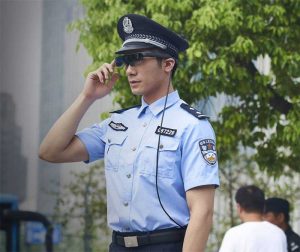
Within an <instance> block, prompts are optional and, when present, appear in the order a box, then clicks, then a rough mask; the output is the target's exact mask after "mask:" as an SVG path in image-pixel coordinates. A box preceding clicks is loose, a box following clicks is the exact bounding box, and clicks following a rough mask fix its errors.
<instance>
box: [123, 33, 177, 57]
mask: <svg viewBox="0 0 300 252" xmlns="http://www.w3.org/2000/svg"><path fill="white" fill-rule="evenodd" d="M130 39H133V40H134V41H137V40H142V39H148V40H149V41H150V42H149V43H152V42H155V43H159V44H161V45H164V46H165V48H166V49H171V50H172V51H174V52H175V53H176V54H178V49H177V48H176V47H175V46H173V45H172V44H170V43H168V42H167V41H165V40H163V39H161V38H159V37H156V36H152V35H149V34H139V33H136V34H132V35H129V36H128V37H127V38H126V40H125V42H127V41H128V40H130ZM133 40H132V41H133ZM140 42H141V41H140ZM144 43H145V42H144ZM153 45H154V44H153ZM164 50H165V49H164Z"/></svg>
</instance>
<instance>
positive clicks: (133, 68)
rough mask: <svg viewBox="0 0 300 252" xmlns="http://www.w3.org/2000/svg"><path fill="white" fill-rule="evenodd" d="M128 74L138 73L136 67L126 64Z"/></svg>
mask: <svg viewBox="0 0 300 252" xmlns="http://www.w3.org/2000/svg"><path fill="white" fill-rule="evenodd" d="M126 75H127V76H130V75H136V69H135V67H133V66H131V65H128V66H126Z"/></svg>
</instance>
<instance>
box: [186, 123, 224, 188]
mask: <svg viewBox="0 0 300 252" xmlns="http://www.w3.org/2000/svg"><path fill="white" fill-rule="evenodd" d="M181 149H182V150H181V151H182V159H181V173H182V177H183V181H184V188H185V191H187V190H189V189H191V188H194V187H197V186H203V185H215V186H219V184H220V182H219V174H218V160H217V152H216V139H215V133H214V130H213V128H212V127H211V125H210V123H209V121H208V120H198V121H197V122H196V123H192V124H190V125H189V126H188V127H187V128H186V129H185V132H184V134H183V137H182V141H181Z"/></svg>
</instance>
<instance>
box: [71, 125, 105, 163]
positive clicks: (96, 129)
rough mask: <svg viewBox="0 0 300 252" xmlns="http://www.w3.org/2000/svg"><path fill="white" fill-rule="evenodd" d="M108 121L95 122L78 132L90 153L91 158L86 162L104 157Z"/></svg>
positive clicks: (77, 134)
mask: <svg viewBox="0 0 300 252" xmlns="http://www.w3.org/2000/svg"><path fill="white" fill-rule="evenodd" d="M107 121H108V120H105V121H103V122H101V123H100V124H94V125H92V126H91V127H88V128H85V129H83V130H81V131H79V132H77V133H76V136H77V137H78V138H79V139H80V141H81V142H82V143H83V144H84V145H85V147H86V150H87V152H88V154H89V160H86V161H85V163H90V162H93V161H95V160H98V159H101V158H103V157H104V151H105V142H104V140H103V139H104V135H105V134H106V130H107V123H108V122H107Z"/></svg>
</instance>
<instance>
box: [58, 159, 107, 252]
mask: <svg viewBox="0 0 300 252" xmlns="http://www.w3.org/2000/svg"><path fill="white" fill-rule="evenodd" d="M54 219H56V220H55V221H56V222H57V223H61V224H62V225H63V236H64V240H70V241H71V244H67V245H66V246H67V250H72V251H85V252H92V251H102V250H101V248H103V251H106V249H107V246H108V244H107V243H108V241H109V240H110V238H109V229H108V227H107V218H106V190H105V178H104V170H103V165H102V164H101V163H98V164H96V165H93V166H91V167H89V168H88V170H87V171H85V172H79V173H73V179H72V181H71V182H70V183H69V184H67V185H66V186H64V189H63V190H62V192H61V193H60V195H58V197H57V201H56V206H55V217H54ZM80 241H82V247H83V248H79V246H80V244H81V242H80ZM75 242H76V243H75ZM73 245H75V247H74V248H73ZM62 246H63V245H61V246H60V247H62ZM71 248H73V249H71ZM60 249H61V248H60Z"/></svg>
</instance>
